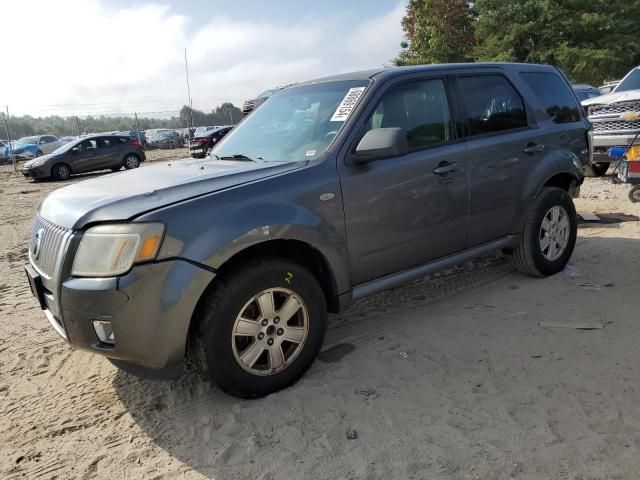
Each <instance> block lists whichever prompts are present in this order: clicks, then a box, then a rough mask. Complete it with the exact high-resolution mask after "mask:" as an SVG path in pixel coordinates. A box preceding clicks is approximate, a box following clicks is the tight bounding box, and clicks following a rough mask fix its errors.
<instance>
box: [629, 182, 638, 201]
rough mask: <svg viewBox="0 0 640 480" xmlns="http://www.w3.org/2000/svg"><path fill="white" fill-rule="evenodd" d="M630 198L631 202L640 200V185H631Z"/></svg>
mask: <svg viewBox="0 0 640 480" xmlns="http://www.w3.org/2000/svg"><path fill="white" fill-rule="evenodd" d="M629 200H631V203H638V202H640V185H634V186H633V187H631V190H629Z"/></svg>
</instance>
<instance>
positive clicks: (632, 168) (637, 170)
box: [627, 160, 640, 176]
mask: <svg viewBox="0 0 640 480" xmlns="http://www.w3.org/2000/svg"><path fill="white" fill-rule="evenodd" d="M627 167H628V170H627V171H628V172H629V173H633V174H640V161H638V160H632V161H630V162H627ZM634 176H636V175H634Z"/></svg>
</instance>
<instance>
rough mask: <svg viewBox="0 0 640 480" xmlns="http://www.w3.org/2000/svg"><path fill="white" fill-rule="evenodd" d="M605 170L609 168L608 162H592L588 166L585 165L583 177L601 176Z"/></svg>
mask: <svg viewBox="0 0 640 480" xmlns="http://www.w3.org/2000/svg"><path fill="white" fill-rule="evenodd" d="M607 170H609V163H608V162H597V163H592V164H591V165H589V166H588V167H585V169H584V176H585V177H601V176H603V175H604V174H605V173H607Z"/></svg>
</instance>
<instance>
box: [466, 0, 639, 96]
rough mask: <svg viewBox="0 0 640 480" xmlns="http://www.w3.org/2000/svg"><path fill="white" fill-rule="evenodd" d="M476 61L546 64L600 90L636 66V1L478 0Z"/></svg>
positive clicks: (637, 61)
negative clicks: (606, 81)
mask: <svg viewBox="0 0 640 480" xmlns="http://www.w3.org/2000/svg"><path fill="white" fill-rule="evenodd" d="M475 7H476V9H477V11H478V14H479V17H478V21H477V23H476V34H477V39H478V46H477V49H476V59H477V60H492V61H493V60H496V61H514V62H534V63H548V64H550V65H556V66H558V67H560V68H561V69H562V70H563V71H564V72H565V73H566V74H567V75H568V76H569V78H571V80H572V81H574V82H576V83H578V82H579V83H590V84H593V85H596V86H597V85H600V84H601V83H602V82H603V81H604V80H606V79H610V80H612V79H618V78H621V77H622V76H623V75H624V74H625V73H627V72H628V71H629V70H630V69H631V68H632V67H633V66H635V65H637V64H638V63H639V62H640V1H639V0H477V2H476V4H475Z"/></svg>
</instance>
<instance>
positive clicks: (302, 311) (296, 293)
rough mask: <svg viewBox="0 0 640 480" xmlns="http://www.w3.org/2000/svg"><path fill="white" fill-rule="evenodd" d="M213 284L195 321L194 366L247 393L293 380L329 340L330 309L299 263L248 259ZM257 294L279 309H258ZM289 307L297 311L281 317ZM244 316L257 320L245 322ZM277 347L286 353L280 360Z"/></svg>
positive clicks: (243, 394)
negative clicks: (248, 260) (287, 306)
mask: <svg viewBox="0 0 640 480" xmlns="http://www.w3.org/2000/svg"><path fill="white" fill-rule="evenodd" d="M215 282H216V283H215V286H213V288H212V289H211V290H210V291H208V292H207V293H206V294H205V296H204V297H203V299H202V300H201V302H200V305H199V307H198V309H197V313H196V316H195V318H194V320H195V321H196V322H197V323H196V324H195V325H196V326H195V328H194V329H192V332H193V333H192V337H191V342H190V345H191V346H192V348H191V349H190V350H191V359H192V360H193V363H194V364H195V366H196V368H197V369H198V370H200V372H201V373H203V375H204V376H205V377H206V378H208V379H210V380H212V381H214V382H215V383H217V384H218V385H220V387H221V388H222V389H223V390H225V391H226V392H227V393H229V394H231V395H234V396H237V397H241V398H259V397H262V396H264V395H268V394H270V393H273V392H276V391H278V390H281V389H283V388H286V387H288V386H290V385H292V384H294V383H295V382H296V381H297V380H298V379H299V378H300V377H301V376H302V375H303V374H304V373H305V372H306V371H307V369H308V368H309V367H310V366H311V364H312V363H313V361H314V360H315V358H316V356H317V355H318V352H319V351H320V348H321V346H322V342H323V340H324V334H325V330H326V323H327V306H326V302H325V298H324V294H323V291H322V288H321V286H320V284H319V283H318V281H317V280H316V278H315V277H314V276H313V275H312V274H311V273H310V272H309V271H308V270H307V269H305V268H304V267H303V266H301V265H299V264H298V263H296V262H292V261H290V260H287V259H280V258H266V259H258V260H254V261H250V262H248V263H246V264H244V265H243V266H241V267H238V268H236V269H234V270H233V271H231V272H228V273H227V274H223V275H221V276H220V277H219V278H217V279H216V281H215ZM258 297H260V298H262V299H272V300H270V302H271V303H270V302H269V301H266V300H265V301H264V305H267V304H270V305H274V308H273V309H268V308H265V307H260V306H259V305H260V303H258V300H257V298H258ZM288 301H289V302H290V303H287V302H288ZM285 305H290V306H292V307H293V308H292V309H290V310H293V309H294V308H295V306H298V309H297V310H296V311H295V313H293V314H292V317H291V318H290V319H288V320H286V319H283V320H282V321H279V317H278V314H280V315H282V312H283V311H284V308H283V307H284V306H285ZM269 310H271V313H270V312H269ZM263 312H266V314H265V315H264V316H266V318H264V316H263ZM241 315H242V317H243V319H245V318H247V319H250V320H255V321H250V322H246V321H244V320H241V319H240V316H241ZM285 315H287V314H286V313H285ZM296 326H298V328H297V329H295V327H296ZM243 329H245V330H243ZM239 330H243V331H242V332H239ZM234 332H236V334H235V335H234ZM286 337H290V338H295V340H296V342H295V343H294V342H289V341H287V340H286ZM298 340H299V342H298ZM265 342H271V343H265ZM269 345H271V347H270V346H269ZM274 345H275V346H274ZM278 346H281V348H278ZM276 348H277V350H276ZM271 352H273V353H271ZM276 352H281V353H282V355H281V357H280V360H278V358H277V357H278V354H277V353H276ZM251 353H255V354H256V355H253V356H251V355H250V354H251ZM274 354H275V356H274V357H272V355H274ZM251 358H253V360H252V359H251ZM243 359H244V360H243ZM280 362H284V363H280ZM274 368H275V369H276V370H275V371H274V370H273V369H274Z"/></svg>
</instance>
